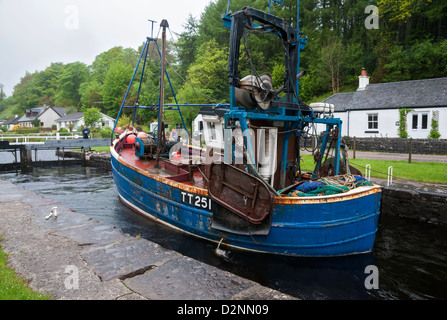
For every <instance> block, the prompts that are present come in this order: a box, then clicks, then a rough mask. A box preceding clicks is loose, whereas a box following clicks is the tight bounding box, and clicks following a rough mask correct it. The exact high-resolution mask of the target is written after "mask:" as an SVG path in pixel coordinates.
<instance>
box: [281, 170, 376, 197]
mask: <svg viewBox="0 0 447 320" xmlns="http://www.w3.org/2000/svg"><path fill="white" fill-rule="evenodd" d="M372 185H373V183H372V182H371V181H368V180H366V179H365V178H364V177H362V176H356V175H352V174H344V175H340V176H335V177H326V178H322V179H319V180H317V181H306V182H304V183H302V184H300V185H299V186H297V187H296V188H295V189H294V190H293V191H291V192H290V193H289V194H288V196H289V197H316V196H328V195H334V194H340V193H345V192H348V191H349V190H352V189H355V188H358V187H362V186H372Z"/></svg>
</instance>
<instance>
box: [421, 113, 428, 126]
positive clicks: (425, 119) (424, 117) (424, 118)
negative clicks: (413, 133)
mask: <svg viewBox="0 0 447 320" xmlns="http://www.w3.org/2000/svg"><path fill="white" fill-rule="evenodd" d="M422 129H428V114H427V113H423V114H422Z"/></svg>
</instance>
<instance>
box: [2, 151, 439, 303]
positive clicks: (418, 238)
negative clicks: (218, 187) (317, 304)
mask: <svg viewBox="0 0 447 320" xmlns="http://www.w3.org/2000/svg"><path fill="white" fill-rule="evenodd" d="M50 160H51V159H50ZM0 161H1V160H0ZM0 178H3V179H7V180H9V181H11V182H13V183H16V184H19V185H21V186H23V187H24V188H26V189H29V190H31V191H33V192H35V193H37V194H40V195H43V196H45V197H47V198H50V199H52V200H55V201H58V202H60V203H62V204H64V205H66V206H69V207H71V208H72V209H74V210H76V211H77V212H79V213H84V214H86V215H88V216H90V217H92V218H94V219H96V220H99V221H102V222H106V223H109V224H112V225H114V226H116V227H117V228H119V229H121V230H123V231H124V232H125V233H128V234H130V235H132V236H141V237H142V238H146V239H148V240H151V241H153V242H156V243H158V244H160V245H161V246H163V247H165V248H167V249H172V250H175V251H178V252H180V253H181V254H183V255H185V256H189V257H192V258H194V259H197V260H200V261H203V262H205V263H207V264H210V265H213V266H216V267H218V268H220V269H223V270H226V271H229V272H232V273H235V274H237V275H239V276H242V277H244V278H247V279H251V280H254V281H256V282H258V283H260V284H261V285H264V286H267V287H270V288H272V289H276V290H278V291H281V292H284V293H287V294H289V295H292V296H294V297H297V298H301V299H315V300H317V299H325V300H326V299H328V300H331V299H355V300H366V299H375V300H394V299H399V300H400V299H405V300H407V299H409V300H420V299H446V298H447V232H446V231H447V228H446V227H443V226H436V225H431V224H425V223H419V222H414V221H410V220H405V219H402V218H396V217H390V216H381V218H380V222H379V231H378V233H377V237H376V243H375V246H374V250H373V252H372V253H368V254H363V255H356V256H348V257H337V258H294V257H281V256H271V255H265V254H256V253H247V252H242V251H238V250H235V251H226V254H225V256H218V255H216V254H215V245H213V244H211V243H208V242H207V241H205V240H201V239H197V238H195V237H192V236H189V235H185V234H183V233H180V232H177V231H173V230H171V229H169V228H167V227H165V226H162V225H160V224H158V223H155V222H152V221H149V220H147V219H145V218H143V217H142V216H140V215H138V214H136V213H134V212H133V211H131V210H130V209H128V208H127V207H125V206H124V205H123V204H122V203H121V202H120V200H119V199H118V194H117V191H116V188H115V184H114V181H113V178H112V175H111V172H108V171H103V170H101V169H98V168H86V167H81V166H71V167H58V168H35V169H34V170H33V172H32V173H30V174H20V173H0ZM368 266H375V268H377V269H376V270H377V271H378V272H377V273H371V271H369V270H370V269H369V268H370V267H368ZM365 269H366V271H367V272H365ZM185 272H187V270H185ZM374 275H378V277H376V278H374V279H373V280H371V279H372V276H374ZM365 283H366V284H367V285H365ZM368 284H369V286H368ZM371 284H378V289H374V288H371V286H370V285H371Z"/></svg>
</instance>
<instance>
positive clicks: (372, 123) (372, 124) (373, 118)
mask: <svg viewBox="0 0 447 320" xmlns="http://www.w3.org/2000/svg"><path fill="white" fill-rule="evenodd" d="M368 129H369V130H371V129H379V114H377V113H371V114H368Z"/></svg>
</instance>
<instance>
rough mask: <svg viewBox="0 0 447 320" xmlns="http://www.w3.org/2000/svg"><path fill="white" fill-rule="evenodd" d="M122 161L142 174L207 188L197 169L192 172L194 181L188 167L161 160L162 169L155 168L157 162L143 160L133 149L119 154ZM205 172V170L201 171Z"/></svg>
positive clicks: (126, 149) (126, 148)
mask: <svg viewBox="0 0 447 320" xmlns="http://www.w3.org/2000/svg"><path fill="white" fill-rule="evenodd" d="M119 155H120V156H121V158H122V160H123V161H124V162H126V163H127V164H128V165H130V166H132V167H135V168H137V169H138V170H140V171H142V172H147V173H149V174H153V175H157V176H160V177H163V178H166V179H170V180H173V181H177V182H181V183H182V184H185V185H187V186H191V187H197V188H205V183H204V178H203V176H202V173H200V171H199V170H198V169H197V168H194V169H193V170H192V179H189V172H188V169H187V166H185V165H182V164H178V163H175V162H172V161H169V160H166V159H160V167H161V168H158V169H157V168H155V160H143V159H140V158H138V157H137V156H136V155H135V151H134V149H133V148H132V147H125V148H123V149H122V150H121V152H119ZM201 170H202V172H204V168H203V169H201Z"/></svg>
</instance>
